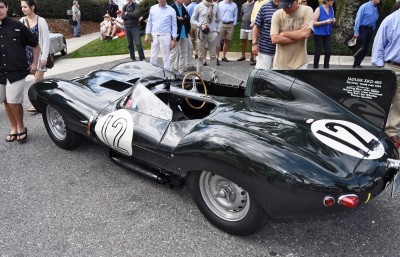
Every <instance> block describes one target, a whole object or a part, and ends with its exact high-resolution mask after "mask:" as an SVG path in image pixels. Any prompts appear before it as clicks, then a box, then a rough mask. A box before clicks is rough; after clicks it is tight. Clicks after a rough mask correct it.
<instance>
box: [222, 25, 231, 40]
mask: <svg viewBox="0 0 400 257" xmlns="http://www.w3.org/2000/svg"><path fill="white" fill-rule="evenodd" d="M220 35H221V40H224V39H227V40H232V37H233V24H222V28H221V31H220Z"/></svg>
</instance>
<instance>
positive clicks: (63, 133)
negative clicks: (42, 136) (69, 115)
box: [42, 105, 82, 150]
mask: <svg viewBox="0 0 400 257" xmlns="http://www.w3.org/2000/svg"><path fill="white" fill-rule="evenodd" d="M42 116H43V122H44V125H45V127H46V130H47V133H48V134H49V135H50V138H51V139H52V140H53V142H54V143H55V144H56V145H58V146H59V147H61V148H63V149H65V150H71V149H74V148H76V147H78V146H79V145H80V144H81V143H82V136H81V135H80V134H78V133H76V132H75V131H72V130H71V129H69V128H68V127H67V126H66V125H65V122H64V119H63V117H62V116H61V114H60V113H59V112H58V111H57V110H56V109H55V108H54V107H52V106H51V105H47V106H46V111H45V112H44V113H43V114H42Z"/></svg>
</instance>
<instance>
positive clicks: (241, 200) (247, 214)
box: [188, 171, 268, 236]
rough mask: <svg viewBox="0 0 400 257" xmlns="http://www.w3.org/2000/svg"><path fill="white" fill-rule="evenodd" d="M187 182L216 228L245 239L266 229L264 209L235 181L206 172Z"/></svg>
mask: <svg viewBox="0 0 400 257" xmlns="http://www.w3.org/2000/svg"><path fill="white" fill-rule="evenodd" d="M188 182H189V186H190V191H191V194H192V197H193V199H194V201H195V202H196V204H197V207H199V209H200V211H201V212H202V213H203V215H204V216H205V217H206V218H207V219H208V220H209V221H210V222H211V223H212V224H214V225H215V226H216V227H218V228H220V229H222V230H223V231H225V232H227V233H229V234H233V235H239V236H244V235H248V234H252V233H255V232H257V231H258V230H260V229H262V228H263V227H264V226H265V224H266V222H267V219H268V216H267V214H266V213H265V211H264V209H262V207H261V206H260V205H259V204H258V203H257V202H256V201H255V200H254V199H253V198H252V197H251V196H250V194H249V193H248V192H247V191H246V190H244V189H243V188H241V187H240V186H239V185H237V184H235V183H234V182H232V181H230V180H228V179H226V178H224V177H222V176H219V175H217V174H215V173H211V172H207V171H202V172H191V173H190V174H189V175H188Z"/></svg>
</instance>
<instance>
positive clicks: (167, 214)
mask: <svg viewBox="0 0 400 257" xmlns="http://www.w3.org/2000/svg"><path fill="white" fill-rule="evenodd" d="M115 63H116V62H114V63H106V64H102V65H97V66H93V67H91V68H88V69H83V70H79V71H77V72H70V73H64V74H61V75H59V76H57V77H62V78H66V79H69V78H72V77H76V76H78V75H81V74H86V73H87V72H89V71H90V70H92V69H96V68H100V67H101V68H107V67H111V66H112V65H114V64H115ZM240 64H241V65H240V66H239V65H238V63H237V62H231V63H224V64H223V66H220V68H221V69H224V70H226V71H229V72H230V73H231V74H235V75H237V76H245V74H248V72H249V71H250V66H247V65H248V62H247V63H240ZM24 107H25V108H27V107H29V102H28V100H27V99H25V104H24ZM25 118H26V125H27V127H28V134H29V141H28V142H27V143H26V144H24V145H21V144H19V143H17V142H14V143H6V142H5V141H4V139H3V138H1V140H0V156H1V157H0V158H1V172H0V256H4V257H6V256H57V257H58V256H290V257H295V256H307V257H308V256H318V257H320V256H346V257H347V256H362V257H365V256H374V257H375V256H391V257H392V256H399V252H400V244H399V238H400V230H399V228H400V221H399V218H398V215H399V213H400V201H399V199H400V194H399V195H398V198H395V199H391V198H390V194H389V192H384V193H383V194H381V195H380V196H379V197H377V198H375V199H374V201H372V202H370V204H368V205H366V206H362V207H361V208H358V209H356V210H351V211H346V212H343V213H339V214H332V215H329V216H323V217H310V218H308V219H306V220H304V219H302V220H289V221H287V220H285V221H278V220H276V221H272V222H270V223H269V224H267V226H266V227H265V228H264V229H263V230H262V231H261V232H259V233H257V234H255V235H252V236H248V237H235V236H231V235H228V234H226V233H224V232H222V231H220V230H218V229H216V228H215V227H213V226H212V225H211V224H210V223H208V222H207V221H206V220H205V218H204V217H203V216H202V215H201V213H200V212H199V211H198V209H197V207H196V206H195V204H194V202H193V201H192V199H191V197H190V194H189V191H188V188H187V187H184V188H179V189H169V188H167V187H164V186H160V185H158V184H156V183H155V182H153V181H151V180H149V179H147V178H144V177H142V176H140V175H136V174H134V173H131V172H129V171H126V170H124V169H122V168H120V167H118V166H116V165H115V164H113V163H112V162H111V161H110V160H109V159H108V157H107V150H106V149H104V148H101V147H99V146H96V145H94V144H92V143H88V142H85V143H83V144H82V145H81V146H80V147H79V148H78V149H76V150H74V151H65V150H62V149H60V148H58V147H56V146H55V145H54V144H53V142H52V141H51V140H50V137H49V136H48V135H47V133H46V131H45V127H44V125H43V121H42V117H41V115H30V114H26V117H25ZM8 132H9V125H8V123H7V119H6V114H5V112H4V107H3V106H2V107H0V135H1V137H5V136H6V134H7V133H8Z"/></svg>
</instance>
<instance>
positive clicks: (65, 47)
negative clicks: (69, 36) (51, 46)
mask: <svg viewBox="0 0 400 257" xmlns="http://www.w3.org/2000/svg"><path fill="white" fill-rule="evenodd" d="M63 44H64V49H63V50H61V55H62V56H65V55H67V53H68V51H67V41H66V40H65V38H63Z"/></svg>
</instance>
